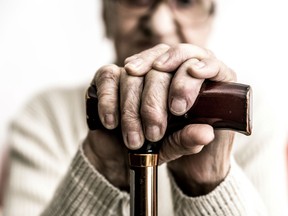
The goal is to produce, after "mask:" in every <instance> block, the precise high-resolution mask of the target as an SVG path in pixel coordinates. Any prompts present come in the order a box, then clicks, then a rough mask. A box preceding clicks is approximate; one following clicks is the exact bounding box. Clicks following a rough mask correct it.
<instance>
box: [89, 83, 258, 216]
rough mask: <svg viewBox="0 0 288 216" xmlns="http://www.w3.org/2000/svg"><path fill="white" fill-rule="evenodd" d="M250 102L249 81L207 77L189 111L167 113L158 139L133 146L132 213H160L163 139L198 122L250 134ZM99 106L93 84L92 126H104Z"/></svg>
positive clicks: (132, 215)
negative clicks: (244, 82) (158, 195)
mask: <svg viewBox="0 0 288 216" xmlns="http://www.w3.org/2000/svg"><path fill="white" fill-rule="evenodd" d="M251 103H252V90H251V87H250V86H249V85H245V84H240V83H231V82H213V81H205V82H204V83H203V85H202V87H201V89H200V92H199V95H198V97H197V98H196V101H195V103H194V105H193V106H192V108H191V109H190V110H189V111H188V112H187V113H185V114H184V115H182V116H175V115H172V114H171V113H170V114H169V115H168V124H167V129H166V132H165V135H164V137H163V138H162V139H161V140H160V141H159V142H149V141H147V140H146V141H145V143H144V145H143V147H142V148H140V149H139V150H130V151H129V154H128V161H129V167H130V216H157V212H158V209H157V201H158V200H157V181H158V179H157V168H158V153H159V146H160V144H161V142H162V140H163V139H165V138H166V137H167V136H168V135H170V134H172V133H173V132H176V131H177V130H180V129H182V128H183V127H185V126H186V125H188V124H196V123H197V124H209V125H211V126H212V127H213V128H214V129H227V130H234V131H236V132H240V133H242V134H244V135H250V134H251V130H252V121H251V116H252V115H251V112H252V108H251V107H252V106H251ZM97 106H98V100H97V91H96V87H95V86H90V87H89V89H88V90H87V94H86V112H87V124H88V126H89V128H90V130H96V129H105V128H104V126H103V125H102V124H101V121H100V119H99V116H98V107H97ZM118 130H119V128H118ZM120 131H121V130H120Z"/></svg>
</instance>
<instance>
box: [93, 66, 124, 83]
mask: <svg viewBox="0 0 288 216" xmlns="http://www.w3.org/2000/svg"><path fill="white" fill-rule="evenodd" d="M95 79H96V85H97V86H99V85H101V84H103V83H107V82H113V83H118V80H119V67H118V66H116V65H114V64H111V65H105V66H103V67H101V68H100V69H99V70H98V71H97V73H96V77H95Z"/></svg>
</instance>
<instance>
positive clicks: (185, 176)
mask: <svg viewBox="0 0 288 216" xmlns="http://www.w3.org/2000/svg"><path fill="white" fill-rule="evenodd" d="M168 169H169V170H170V173H171V174H172V177H173V178H174V181H175V183H176V184H177V186H178V187H179V188H180V190H181V191H182V192H183V193H184V194H185V195H187V196H190V197H196V196H202V195H207V194H209V193H210V192H212V191H213V190H214V189H215V188H216V187H217V186H218V185H220V183H221V182H223V181H224V179H225V178H226V176H227V175H228V173H229V170H230V165H229V166H228V168H227V169H222V170H221V171H220V172H215V171H211V170H210V171H209V172H207V171H205V172H203V173H201V174H200V173H198V174H195V173H194V174H191V173H189V172H187V170H184V171H183V170H181V171H179V170H177V171H176V170H175V169H173V168H171V167H170V166H169V165H168ZM187 169H188V168H187Z"/></svg>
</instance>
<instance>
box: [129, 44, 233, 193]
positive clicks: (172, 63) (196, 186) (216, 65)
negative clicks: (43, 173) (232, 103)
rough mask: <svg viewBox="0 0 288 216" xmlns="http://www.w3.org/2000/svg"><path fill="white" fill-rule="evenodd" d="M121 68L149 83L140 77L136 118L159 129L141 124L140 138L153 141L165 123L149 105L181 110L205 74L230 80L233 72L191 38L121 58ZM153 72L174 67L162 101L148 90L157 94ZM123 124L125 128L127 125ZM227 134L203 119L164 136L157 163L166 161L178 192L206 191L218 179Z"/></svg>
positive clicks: (225, 166) (226, 159) (225, 161)
mask: <svg viewBox="0 0 288 216" xmlns="http://www.w3.org/2000/svg"><path fill="white" fill-rule="evenodd" d="M159 46H160V47H161V48H162V49H159ZM165 46H166V48H165V49H164V48H163V47H165ZM125 69H126V71H127V73H128V74H129V75H132V76H145V80H146V79H147V81H149V82H148V83H149V84H146V81H145V86H144V90H143V93H142V99H141V100H142V105H141V120H142V121H143V125H144V127H145V128H149V126H155V125H158V126H159V125H160V133H159V130H158V131H157V133H155V130H154V131H153V130H144V134H145V138H146V139H148V140H150V141H158V140H159V139H161V137H162V136H163V134H164V132H165V129H166V124H162V125H161V124H159V116H157V115H156V114H157V112H154V111H155V110H156V111H157V110H159V109H162V108H163V104H164V105H165V103H167V101H168V109H169V110H170V112H171V113H173V114H174V115H182V114H184V113H185V112H186V111H188V110H189V109H190V108H191V107H192V105H193V103H194V101H195V99H196V97H197V96H198V93H199V90H200V87H201V85H202V83H203V81H204V80H205V79H209V80H213V81H235V80H236V75H235V73H234V72H233V71H232V70H231V69H230V68H228V67H227V66H226V65H225V64H224V63H223V62H221V61H219V60H218V59H217V58H216V57H215V56H214V55H213V53H212V52H211V51H209V50H206V49H203V48H201V47H198V46H195V45H191V44H179V45H177V46H175V47H169V46H167V45H158V46H155V47H153V48H151V49H149V50H146V51H143V52H141V53H139V54H136V55H134V56H132V57H129V58H127V59H126V61H125ZM155 71H156V72H155ZM159 72H162V73H164V74H165V73H174V76H173V78H172V79H171V78H170V79H171V80H170V81H169V82H170V85H167V84H166V86H165V88H168V89H167V90H166V91H169V94H168V95H167V98H166V100H167V101H166V102H165V101H164V103H163V98H157V97H156V98H153V95H154V96H155V95H156V96H157V94H155V93H154V92H153V91H154V90H155V85H158V86H159V84H161V82H159V79H158V80H157V79H155V81H153V76H152V75H151V74H157V73H158V74H159ZM151 77H152V79H151ZM156 80H157V81H156ZM156 82H157V83H156ZM153 86H154V87H153ZM158 89H159V87H158ZM151 95H152V97H151ZM151 98H152V99H151ZM164 100H165V98H164ZM146 101H149V103H147V102H146ZM159 101H160V102H159ZM159 104H161V106H162V107H161V106H160V105H159ZM164 117H165V115H164V116H163V115H162V116H160V118H164ZM157 119H158V122H156V120H157ZM160 122H161V121H160ZM163 122H165V120H164V121H163ZM125 128H126V129H125V130H127V131H128V130H129V125H126V127H125ZM150 128H151V127H150ZM152 128H153V127H152ZM154 128H155V127H154ZM155 134H156V135H155ZM233 137H234V133H233V132H230V131H214V130H213V128H212V127H211V126H209V125H204V124H202V125H201V124H193V125H188V126H186V127H185V128H183V129H182V130H180V131H178V132H175V133H174V134H172V135H171V136H169V137H168V138H167V139H165V140H164V142H163V144H162V146H161V149H160V163H164V162H168V168H169V169H170V171H171V172H172V174H173V176H174V178H175V180H176V182H177V183H178V185H179V187H180V188H181V189H182V190H183V192H184V193H186V194H188V195H191V196H197V195H203V194H207V193H209V192H210V191H212V190H213V189H214V188H215V187H216V186H217V185H219V183H220V182H221V181H223V179H224V178H225V177H226V175H227V173H228V171H229V168H230V155H231V149H232V143H233Z"/></svg>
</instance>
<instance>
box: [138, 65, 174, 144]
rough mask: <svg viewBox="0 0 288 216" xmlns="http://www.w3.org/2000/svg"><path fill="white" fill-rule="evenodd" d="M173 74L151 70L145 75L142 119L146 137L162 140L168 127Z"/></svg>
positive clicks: (152, 139) (153, 140)
mask: <svg viewBox="0 0 288 216" xmlns="http://www.w3.org/2000/svg"><path fill="white" fill-rule="evenodd" d="M171 78H172V74H169V73H162V72H159V71H156V70H151V71H150V72H149V73H147V75H146V76H145V86H144V90H143V94H142V100H141V101H142V103H141V112H140V113H141V119H142V124H143V128H144V132H145V137H146V139H148V140H150V141H152V142H156V141H158V140H160V139H161V138H162V137H163V135H164V133H165V131H166V127H167V100H168V89H169V85H170V80H171Z"/></svg>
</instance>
